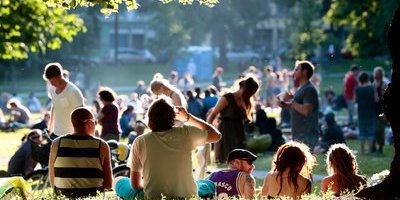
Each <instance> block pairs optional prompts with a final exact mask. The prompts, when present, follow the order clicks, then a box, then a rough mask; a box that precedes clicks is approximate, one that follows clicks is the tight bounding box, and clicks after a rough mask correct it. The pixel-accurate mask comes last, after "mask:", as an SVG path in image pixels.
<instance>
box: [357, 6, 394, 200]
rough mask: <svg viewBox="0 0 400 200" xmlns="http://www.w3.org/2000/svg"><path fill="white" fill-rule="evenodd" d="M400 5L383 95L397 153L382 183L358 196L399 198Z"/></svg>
mask: <svg viewBox="0 0 400 200" xmlns="http://www.w3.org/2000/svg"><path fill="white" fill-rule="evenodd" d="M399 35H400V7H398V8H397V10H396V12H395V14H394V17H393V20H392V23H391V25H390V27H389V29H388V34H387V46H388V49H389V51H390V54H391V56H392V59H393V62H392V69H393V72H392V80H391V83H390V84H389V86H388V88H387V89H386V91H385V93H384V96H383V103H384V115H385V116H386V118H387V119H388V121H389V122H390V126H391V127H392V130H393V138H394V149H395V151H394V152H395V154H394V158H393V161H392V163H391V165H390V174H389V175H388V176H387V177H386V178H385V179H384V180H383V181H382V182H381V183H380V184H377V185H375V186H372V187H368V188H365V189H363V190H361V191H360V192H359V193H358V194H356V196H357V197H361V198H364V199H399V198H400V190H399V189H398V187H396V185H397V184H398V183H399V181H400V104H399V103H398V100H399V99H400V94H399V91H400V49H399V46H400V38H399Z"/></svg>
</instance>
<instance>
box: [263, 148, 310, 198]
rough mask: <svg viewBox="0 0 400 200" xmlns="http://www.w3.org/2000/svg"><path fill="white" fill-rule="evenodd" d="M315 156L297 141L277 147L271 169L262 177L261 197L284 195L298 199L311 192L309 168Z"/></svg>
mask: <svg viewBox="0 0 400 200" xmlns="http://www.w3.org/2000/svg"><path fill="white" fill-rule="evenodd" d="M314 164H315V157H314V156H313V155H312V154H311V153H310V148H309V147H308V146H307V145H305V144H303V143H299V142H288V143H286V144H283V145H282V146H280V147H279V149H278V151H277V152H276V154H275V155H274V159H273V161H272V169H271V171H270V172H269V173H268V174H267V176H266V177H265V179H264V184H263V187H262V190H261V195H262V196H263V197H268V198H270V197H272V198H274V197H278V196H286V197H290V198H292V199H295V200H296V199H300V197H301V196H302V195H303V194H308V193H310V192H311V170H312V167H313V166H314Z"/></svg>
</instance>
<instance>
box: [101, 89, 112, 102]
mask: <svg viewBox="0 0 400 200" xmlns="http://www.w3.org/2000/svg"><path fill="white" fill-rule="evenodd" d="M97 95H98V96H99V97H100V100H103V101H106V102H113V101H115V98H116V94H115V92H114V91H113V90H112V89H111V88H108V87H101V88H100V89H99V92H98V93H97Z"/></svg>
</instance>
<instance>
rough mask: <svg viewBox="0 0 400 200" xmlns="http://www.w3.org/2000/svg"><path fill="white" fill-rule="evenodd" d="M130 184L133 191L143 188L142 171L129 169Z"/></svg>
mask: <svg viewBox="0 0 400 200" xmlns="http://www.w3.org/2000/svg"><path fill="white" fill-rule="evenodd" d="M131 186H132V188H133V189H134V190H135V191H140V190H143V182H142V172H135V171H133V170H131Z"/></svg>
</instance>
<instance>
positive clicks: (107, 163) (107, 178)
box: [100, 142, 113, 189]
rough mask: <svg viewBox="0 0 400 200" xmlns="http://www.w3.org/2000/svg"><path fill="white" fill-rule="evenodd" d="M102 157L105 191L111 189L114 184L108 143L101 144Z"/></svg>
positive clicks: (103, 186)
mask: <svg viewBox="0 0 400 200" xmlns="http://www.w3.org/2000/svg"><path fill="white" fill-rule="evenodd" d="M100 155H101V157H102V162H101V163H102V168H103V179H104V181H103V185H102V188H103V189H110V188H111V187H112V182H113V173H112V168H111V156H110V147H109V146H108V144H107V143H105V142H101V143H100Z"/></svg>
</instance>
